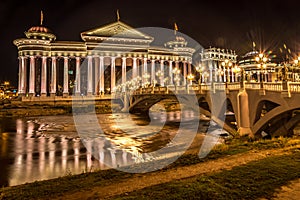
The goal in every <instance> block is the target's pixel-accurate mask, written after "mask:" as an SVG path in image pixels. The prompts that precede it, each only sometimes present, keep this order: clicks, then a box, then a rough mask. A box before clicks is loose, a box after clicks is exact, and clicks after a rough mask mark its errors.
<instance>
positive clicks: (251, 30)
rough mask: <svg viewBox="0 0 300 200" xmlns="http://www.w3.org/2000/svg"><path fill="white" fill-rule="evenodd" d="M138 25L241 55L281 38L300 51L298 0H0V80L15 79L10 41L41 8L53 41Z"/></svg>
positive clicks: (32, 21) (31, 23)
mask: <svg viewBox="0 0 300 200" xmlns="http://www.w3.org/2000/svg"><path fill="white" fill-rule="evenodd" d="M117 9H119V10H120V16H121V21H123V22H125V23H127V24H128V25H130V26H132V27H135V28H139V27H163V28H170V29H172V28H173V24H174V22H176V23H177V24H178V27H179V31H180V32H182V33H184V34H186V35H188V36H190V37H192V38H193V39H195V40H196V41H198V42H199V43H200V44H201V45H202V46H203V47H205V48H208V47H209V46H218V47H222V48H229V49H233V50H236V52H237V53H238V54H239V55H243V54H245V53H246V52H248V51H250V50H251V49H252V41H255V42H256V44H257V46H258V48H261V49H263V50H271V49H273V50H274V49H278V48H279V46H282V45H283V44H284V43H285V44H287V46H288V47H289V48H291V50H292V51H293V52H294V53H295V54H297V53H298V52H299V51H300V46H299V45H298V44H299V42H298V41H300V35H299V33H300V12H299V10H300V9H299V2H298V1H296V0H295V1H291V0H284V1H283V0H272V1H271V0H270V1H263V0H261V1H259V0H252V1H249V0H248V1H230V0H227V1H225V0H223V1H216V0H215V1H212V0H209V1H208V0H207V1H202V0H198V1H183V0H173V1H166V0H160V1H137V0H121V1H111V0H110V1H108V0H107V1H102V0H101V1H100V0H91V1H88V0H84V1H83V0H61V1H54V0H52V1H51V0H35V1H33V0H27V1H26V0H25V1H20V0H18V1H16V0H0V24H1V31H0V53H1V56H2V59H1V61H2V62H1V65H0V66H1V73H0V81H2V80H10V81H12V83H14V84H16V83H17V70H18V60H17V48H16V47H15V46H14V45H13V43H12V42H13V40H14V39H17V38H23V37H25V35H24V32H25V31H27V30H28V29H29V28H30V27H32V26H36V25H39V23H40V10H43V12H44V25H45V26H46V27H48V28H50V29H51V30H52V31H53V32H54V33H55V35H56V36H57V40H75V41H80V33H81V32H82V31H85V30H89V29H92V28H96V27H100V26H102V25H105V24H108V23H111V22H114V21H116V10H117Z"/></svg>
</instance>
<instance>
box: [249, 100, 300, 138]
mask: <svg viewBox="0 0 300 200" xmlns="http://www.w3.org/2000/svg"><path fill="white" fill-rule="evenodd" d="M297 110H300V106H294V107H287V106H278V107H276V108H274V109H272V110H271V111H269V112H268V113H266V114H265V115H264V116H263V117H261V118H260V119H259V120H258V121H257V122H256V123H255V124H254V126H253V129H252V130H253V133H254V134H255V135H259V134H260V133H261V132H262V131H274V132H273V133H271V132H270V133H269V134H270V135H276V134H275V132H276V131H277V132H278V130H279V129H282V128H284V130H286V131H290V130H291V129H292V128H294V126H295V125H296V124H297V123H298V122H300V117H299V115H298V114H297V115H295V116H293V112H295V111H297ZM280 123H281V124H280ZM276 124H277V126H276ZM280 125H282V126H280ZM270 127H272V128H270ZM276 129H277V130H276ZM285 134H286V135H287V134H288V133H285Z"/></svg>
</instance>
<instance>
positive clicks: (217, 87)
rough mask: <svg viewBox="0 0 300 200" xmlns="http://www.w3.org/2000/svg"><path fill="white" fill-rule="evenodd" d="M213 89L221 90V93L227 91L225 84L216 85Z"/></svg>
mask: <svg viewBox="0 0 300 200" xmlns="http://www.w3.org/2000/svg"><path fill="white" fill-rule="evenodd" d="M213 87H214V89H215V90H221V91H225V89H226V85H225V83H214V86H213Z"/></svg>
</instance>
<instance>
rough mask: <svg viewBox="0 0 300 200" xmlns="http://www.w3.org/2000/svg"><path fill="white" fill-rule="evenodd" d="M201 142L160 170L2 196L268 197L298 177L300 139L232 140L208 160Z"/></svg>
mask: <svg viewBox="0 0 300 200" xmlns="http://www.w3.org/2000/svg"><path fill="white" fill-rule="evenodd" d="M198 144H199V141H197V139H195V140H194V142H193V145H192V148H191V149H189V151H188V153H186V154H185V155H183V156H182V157H181V158H179V159H178V160H177V161H176V162H174V163H173V164H171V165H169V166H168V167H166V168H164V169H162V170H159V171H156V172H151V173H145V174H129V173H125V172H120V171H117V170H114V169H110V170H105V171H98V172H85V173H83V174H80V175H71V174H68V175H66V176H64V177H61V178H58V179H52V180H48V181H37V182H34V183H30V184H24V185H20V186H14V187H7V188H2V189H1V190H0V191H1V195H0V199H104V198H108V199H111V198H112V199H113V198H117V199H153V198H154V197H155V198H156V199H187V198H196V197H197V198H201V197H202V198H201V199H207V198H210V199H211V198H213V199H243V198H244V199H245V198H248V197H249V198H251V199H257V198H267V199H269V198H270V197H272V196H273V195H274V194H275V193H276V191H277V190H278V189H279V188H280V187H282V186H284V185H286V184H288V183H289V181H292V180H295V179H297V178H299V177H300V172H299V167H300V162H299V161H300V153H299V150H300V139H299V138H278V139H272V140H260V141H255V142H249V141H242V140H236V139H233V140H230V141H227V142H226V143H225V144H221V145H218V146H216V147H215V148H214V149H213V151H212V152H211V153H210V154H209V156H208V157H206V158H204V159H199V158H198V156H197V152H198V150H199V145H198ZM152 164H153V163H152V162H151V163H146V164H145V165H143V166H140V167H147V165H152ZM136 167H139V166H136ZM243 195H244V196H243Z"/></svg>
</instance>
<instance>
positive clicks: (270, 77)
mask: <svg viewBox="0 0 300 200" xmlns="http://www.w3.org/2000/svg"><path fill="white" fill-rule="evenodd" d="M257 56H259V52H258V51H256V50H253V51H250V52H248V53H246V54H245V55H244V56H242V58H241V60H240V61H239V66H240V67H241V68H243V69H244V71H245V78H246V80H247V81H250V82H260V81H265V82H275V81H279V77H278V71H279V69H278V68H280V66H278V64H276V63H274V62H272V61H271V58H268V60H267V62H266V64H265V68H264V69H260V68H258V62H257V61H256V60H255V58H256V57H257ZM269 57H270V56H269Z"/></svg>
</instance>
